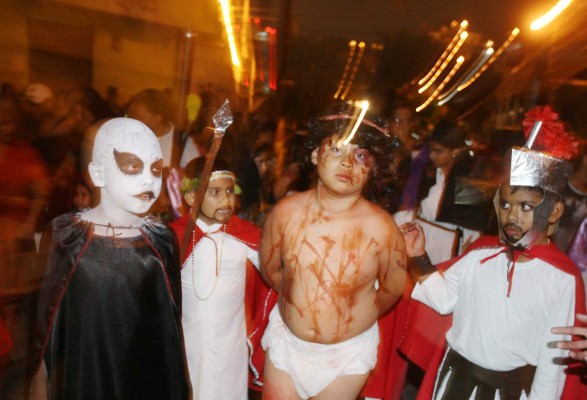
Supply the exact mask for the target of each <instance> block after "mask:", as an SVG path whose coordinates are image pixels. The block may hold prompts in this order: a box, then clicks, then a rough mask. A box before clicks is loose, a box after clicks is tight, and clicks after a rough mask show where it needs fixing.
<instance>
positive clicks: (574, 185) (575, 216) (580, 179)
mask: <svg viewBox="0 0 587 400" xmlns="http://www.w3.org/2000/svg"><path fill="white" fill-rule="evenodd" d="M571 162H572V164H573V174H572V175H571V177H570V178H569V181H568V182H567V185H566V187H565V189H564V190H563V192H562V193H561V196H562V197H563V201H564V203H565V211H564V213H563V216H562V217H561V219H560V222H559V227H558V230H557V231H556V233H555V234H554V236H553V239H554V243H555V244H556V245H557V247H558V248H559V249H560V250H562V251H568V250H569V245H570V243H571V240H572V239H573V238H574V236H575V235H576V234H577V231H578V229H579V226H580V225H581V221H583V219H584V218H585V217H587V143H584V144H583V145H582V146H580V150H579V155H578V156H577V157H575V158H573V159H572V160H571Z"/></svg>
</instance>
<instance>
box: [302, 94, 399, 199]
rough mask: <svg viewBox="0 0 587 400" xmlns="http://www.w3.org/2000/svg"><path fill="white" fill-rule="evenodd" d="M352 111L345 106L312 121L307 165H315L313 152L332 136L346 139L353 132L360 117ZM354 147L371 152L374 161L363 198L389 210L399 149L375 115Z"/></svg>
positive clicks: (364, 123) (369, 117) (358, 133)
mask: <svg viewBox="0 0 587 400" xmlns="http://www.w3.org/2000/svg"><path fill="white" fill-rule="evenodd" d="M352 111H353V110H352V109H351V110H350V112H349V107H348V106H347V105H343V106H342V107H337V108H334V110H330V111H327V112H324V113H321V114H319V115H317V116H315V117H313V118H311V119H310V121H309V123H308V131H309V135H308V137H307V139H306V142H305V144H306V149H307V150H308V151H307V153H306V157H305V160H304V161H305V163H310V162H311V154H312V151H313V150H314V149H316V148H318V147H320V146H321V145H322V143H323V142H324V140H325V139H327V138H330V137H332V136H340V137H341V138H342V137H343V135H345V134H348V132H350V130H352V128H353V127H354V125H355V124H356V122H357V115H356V114H355V113H352ZM350 143H352V144H356V145H357V146H359V147H360V148H362V149H365V150H368V151H369V154H370V155H371V157H372V158H373V161H374V162H373V167H372V168H371V173H370V176H369V179H368V180H367V184H366V185H365V187H364V188H363V196H365V198H367V199H368V200H370V201H372V202H373V203H375V204H377V205H379V206H380V207H382V208H384V209H386V210H389V208H390V204H389V203H390V201H391V198H392V193H391V192H392V191H393V160H394V157H395V146H394V143H393V140H392V138H390V137H389V135H388V133H387V130H386V129H385V128H384V125H383V123H382V120H381V119H380V118H379V117H377V116H376V115H374V114H372V113H367V114H366V115H365V118H364V119H363V120H362V122H361V124H360V125H359V127H358V129H357V131H356V133H355V135H354V136H353V138H352V140H351V142H350Z"/></svg>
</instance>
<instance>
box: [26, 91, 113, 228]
mask: <svg viewBox="0 0 587 400" xmlns="http://www.w3.org/2000/svg"><path fill="white" fill-rule="evenodd" d="M113 116H114V113H113V111H112V110H111V109H110V107H109V106H108V104H107V103H106V101H105V100H104V99H103V98H102V97H101V96H100V94H99V93H98V92H97V91H95V90H94V89H91V88H88V89H77V90H72V91H69V92H67V93H63V94H61V95H59V96H58V97H57V99H56V101H55V107H54V109H53V113H52V114H50V115H49V116H48V117H47V118H45V119H44V120H43V122H42V123H41V129H40V131H39V135H38V136H37V140H36V146H37V148H38V149H39V151H42V154H43V156H44V159H45V161H46V163H47V166H48V168H49V174H50V179H51V192H50V197H49V201H48V203H47V207H46V209H45V210H44V215H43V219H42V221H41V223H40V229H41V230H42V229H43V227H44V226H45V224H47V223H48V222H49V221H51V220H52V219H53V218H55V217H57V216H58V215H61V214H64V213H66V212H69V211H71V209H72V207H73V205H72V203H71V199H72V195H73V187H74V185H75V182H76V180H77V177H78V176H79V175H80V174H81V170H80V167H79V165H80V162H79V160H80V152H81V143H82V139H83V135H84V133H85V131H86V129H87V128H88V127H89V126H90V125H91V124H92V123H94V122H95V121H97V120H100V119H103V118H109V117H113Z"/></svg>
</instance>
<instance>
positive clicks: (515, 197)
mask: <svg viewBox="0 0 587 400" xmlns="http://www.w3.org/2000/svg"><path fill="white" fill-rule="evenodd" d="M557 117H558V116H557V115H556V114H554V113H552V111H551V110H550V109H549V108H548V107H545V108H544V109H543V108H541V107H539V108H537V109H534V110H531V111H530V112H529V113H528V114H527V119H526V120H525V121H524V126H525V127H526V128H527V129H526V135H527V137H528V136H529V137H530V139H529V140H528V142H527V145H526V147H524V148H519V147H514V148H513V149H512V151H511V154H510V156H509V162H508V166H509V169H508V171H507V172H508V173H507V176H506V178H507V179H506V180H505V181H504V184H503V185H502V186H501V187H500V188H499V190H498V192H497V193H496V195H495V200H494V204H495V209H496V212H497V217H498V222H499V226H500V230H499V236H498V237H482V238H480V239H479V240H477V241H476V242H475V243H473V244H472V245H471V246H470V248H469V249H468V250H467V252H466V253H465V254H464V255H463V256H461V257H458V258H456V259H453V260H450V261H447V262H446V263H443V264H440V265H439V266H438V268H436V266H434V265H432V263H431V262H430V259H429V258H428V256H427V254H426V252H425V249H424V234H423V231H422V228H421V227H420V226H418V225H417V224H406V225H404V226H402V230H403V231H404V237H405V239H406V246H407V250H408V255H409V256H411V258H410V260H409V262H408V270H409V271H410V273H411V274H412V276H413V277H414V278H415V279H417V280H418V284H416V286H415V288H414V291H413V293H412V298H413V299H416V300H418V301H419V302H421V303H418V302H415V303H414V304H412V306H411V311H412V312H413V313H414V314H413V315H414V316H417V318H423V316H424V317H425V316H429V318H425V319H424V321H426V325H427V326H428V330H432V331H434V330H436V329H438V325H443V324H435V321H437V318H438V317H434V316H433V315H429V314H426V312H423V311H420V308H422V307H426V306H427V307H430V308H432V309H433V310H435V311H436V312H438V313H440V314H443V315H445V314H450V313H452V325H451V326H450V327H449V329H448V331H447V332H446V336H445V338H446V343H447V345H448V349H447V350H445V351H442V349H440V351H438V352H437V358H436V360H435V361H433V362H431V365H430V366H429V367H428V368H425V369H426V370H427V376H426V377H425V378H424V383H423V385H422V388H421V392H422V393H421V394H422V395H423V397H422V398H433V399H473V398H474V399H497V398H499V399H526V398H528V399H560V398H562V399H579V398H585V397H581V396H582V395H581V394H580V393H583V396H584V392H582V391H584V390H585V386H583V387H581V386H580V384H579V379H578V377H577V376H576V375H572V374H568V373H565V365H564V363H563V362H562V360H563V359H564V357H565V356H566V354H565V352H564V351H563V350H561V349H558V348H556V347H555V346H553V345H552V343H551V342H554V341H555V340H557V337H556V336H555V335H554V334H553V333H551V331H550V329H551V328H552V327H553V326H564V325H570V324H572V323H573V321H574V319H575V314H576V313H578V312H582V313H584V312H585V298H584V288H583V281H582V278H581V275H580V273H579V270H578V268H577V267H576V266H575V265H574V264H573V263H572V261H571V260H570V259H569V258H568V257H566V255H565V254H563V253H562V252H561V251H559V250H558V249H557V248H556V246H555V245H554V244H553V243H551V242H550V240H549V238H548V237H549V235H551V234H552V233H553V232H554V230H555V229H556V225H557V223H558V220H559V218H560V217H561V215H562V212H563V203H562V202H561V200H560V196H559V194H558V193H559V192H560V190H561V188H562V187H563V186H564V185H565V183H566V181H567V179H566V177H568V175H569V173H570V171H569V166H568V164H567V163H566V162H565V161H564V160H563V158H564V157H565V156H567V155H570V154H572V153H573V149H574V145H573V143H574V142H573V140H572V138H571V137H570V136H569V135H568V134H566V132H564V129H563V127H562V123H560V122H559V121H558V119H557ZM533 127H534V128H533ZM531 128H532V129H531ZM541 128H542V129H541ZM535 132H539V135H538V137H537V138H536V135H535ZM534 138H536V140H535V141H534ZM533 144H534V148H538V149H540V150H542V151H536V150H532V149H531V147H532V145H533ZM566 144H568V146H566ZM546 149H548V150H549V152H550V154H547V153H546V152H545V151H544V150H546ZM424 304H425V305H426V306H424ZM416 322H417V321H415V320H411V321H410V323H411V324H412V325H411V326H410V325H409V326H408V330H407V334H406V336H407V340H410V335H411V334H412V333H411V327H413V326H416ZM428 334H429V332H428ZM422 337H424V336H422ZM428 337H431V336H430V335H429V336H428ZM405 348H406V349H407V348H410V346H405ZM411 348H412V349H414V350H415V351H414V353H413V354H411V353H409V352H408V354H406V355H407V356H408V357H409V358H411V359H420V360H421V359H422V356H421V354H418V352H419V351H420V353H421V350H419V349H418V346H415V345H414V346H412V347H411ZM442 357H443V358H442ZM441 360H442V361H441ZM438 364H440V366H439V367H438V369H437V368H435V367H436V366H438ZM435 371H438V372H437V374H435V375H436V378H435V379H434V372H435Z"/></svg>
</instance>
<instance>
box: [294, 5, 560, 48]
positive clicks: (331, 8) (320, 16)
mask: <svg viewBox="0 0 587 400" xmlns="http://www.w3.org/2000/svg"><path fill="white" fill-rule="evenodd" d="M556 3H557V0H493V1H491V0H444V1H443V0H411V1H410V0H342V1H341V0H319V1H316V0H296V1H292V4H293V9H292V16H293V18H294V20H295V21H297V25H296V29H297V30H298V31H299V33H302V34H303V33H310V32H314V33H321V34H335V35H337V36H343V37H355V36H356V38H357V39H363V40H375V39H376V37H377V33H378V32H385V33H393V32H394V31H397V30H398V29H402V28H407V29H409V30H413V31H418V30H430V29H431V30H435V29H438V27H440V26H441V25H443V24H448V23H450V21H451V20H455V19H456V20H459V21H460V20H462V19H468V20H469V23H470V30H472V31H475V32H477V33H479V34H481V36H483V37H485V38H487V39H495V40H500V39H503V38H504V37H507V35H508V34H509V32H511V30H512V29H513V28H515V27H516V26H517V27H519V28H520V29H522V31H524V29H529V25H530V22H531V21H532V20H533V19H535V18H536V17H538V16H540V15H542V14H543V13H544V12H546V11H547V10H548V9H550V8H551V7H552V6H553V5H555V4H556Z"/></svg>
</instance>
